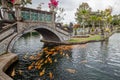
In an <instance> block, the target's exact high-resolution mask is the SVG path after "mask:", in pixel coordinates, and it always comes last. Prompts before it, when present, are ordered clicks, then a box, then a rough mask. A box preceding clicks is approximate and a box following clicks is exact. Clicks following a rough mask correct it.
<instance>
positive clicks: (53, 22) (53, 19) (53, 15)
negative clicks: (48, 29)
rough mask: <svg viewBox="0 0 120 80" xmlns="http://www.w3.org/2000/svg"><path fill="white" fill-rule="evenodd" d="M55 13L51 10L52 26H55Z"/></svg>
mask: <svg viewBox="0 0 120 80" xmlns="http://www.w3.org/2000/svg"><path fill="white" fill-rule="evenodd" d="M55 15H56V13H55V12H54V11H52V26H53V27H54V28H55Z"/></svg>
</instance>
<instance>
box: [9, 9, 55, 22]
mask: <svg viewBox="0 0 120 80" xmlns="http://www.w3.org/2000/svg"><path fill="white" fill-rule="evenodd" d="M20 11H21V12H20V14H21V19H22V20H23V21H32V22H46V23H52V21H53V13H52V12H47V11H41V10H37V9H32V8H27V7H20ZM14 14H15V13H14ZM8 17H9V19H10V20H13V19H14V18H13V16H12V14H8Z"/></svg>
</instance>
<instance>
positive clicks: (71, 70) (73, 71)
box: [66, 69, 76, 74]
mask: <svg viewBox="0 0 120 80" xmlns="http://www.w3.org/2000/svg"><path fill="white" fill-rule="evenodd" d="M66 70H67V71H68V72H69V73H72V74H74V73H75V72H76V70H75V69H66Z"/></svg>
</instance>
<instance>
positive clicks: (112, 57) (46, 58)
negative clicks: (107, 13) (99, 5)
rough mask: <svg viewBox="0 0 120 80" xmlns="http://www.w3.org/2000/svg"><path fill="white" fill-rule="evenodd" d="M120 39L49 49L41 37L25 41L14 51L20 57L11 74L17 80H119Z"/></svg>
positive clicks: (17, 43)
mask: <svg viewBox="0 0 120 80" xmlns="http://www.w3.org/2000/svg"><path fill="white" fill-rule="evenodd" d="M118 36H120V34H119V33H116V34H114V35H113V36H112V37H111V38H110V39H109V40H108V41H104V42H95V43H88V44H82V45H69V46H66V45H63V46H49V47H48V46H44V45H43V43H40V42H37V41H38V40H39V39H40V38H39V36H33V37H29V38H21V39H20V40H19V41H18V42H16V44H15V45H16V46H15V47H14V50H13V51H14V52H16V53H19V55H20V58H19V61H18V63H17V64H16V65H15V67H14V68H12V75H13V76H12V75H11V72H10V75H11V77H13V78H14V79H15V80H119V79H120V48H119V47H120V44H119V42H120V39H119V38H118ZM23 39H24V40H23ZM36 39H38V40H36ZM30 40H31V41H30ZM35 40H36V41H35ZM34 41H35V42H36V43H34ZM39 41H40V40H39ZM18 45H19V46H18ZM28 45H31V46H32V47H27V46H28ZM21 46H22V47H21ZM24 46H26V47H27V48H26V47H24ZM36 46H37V47H36ZM23 47H24V48H23ZM36 48H37V49H36ZM30 49H31V50H30ZM21 50H22V51H21ZM19 51H20V52H19ZM28 52H29V53H28ZM23 53H25V54H23ZM32 53H34V54H32Z"/></svg>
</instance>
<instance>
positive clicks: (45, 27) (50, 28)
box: [0, 8, 70, 54]
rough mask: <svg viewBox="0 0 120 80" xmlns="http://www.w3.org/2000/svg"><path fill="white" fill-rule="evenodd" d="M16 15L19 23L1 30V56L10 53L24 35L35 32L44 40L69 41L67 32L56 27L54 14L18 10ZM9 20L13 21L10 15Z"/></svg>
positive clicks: (26, 9) (27, 9) (28, 9)
mask: <svg viewBox="0 0 120 80" xmlns="http://www.w3.org/2000/svg"><path fill="white" fill-rule="evenodd" d="M18 9H19V10H17V12H16V13H15V14H16V15H17V16H16V18H17V21H15V22H14V23H12V24H8V25H6V26H3V27H2V30H0V54H3V53H5V52H10V51H11V49H12V47H13V46H14V43H15V42H16V41H17V40H18V39H19V38H20V37H21V36H22V35H23V34H26V33H28V32H31V31H33V30H36V31H37V32H39V33H40V34H41V35H42V36H43V39H44V40H49V41H57V42H62V41H65V40H68V39H69V37H70V35H69V33H68V32H67V31H65V30H63V29H61V28H59V27H56V26H55V14H54V13H53V12H46V11H40V10H35V9H30V8H18ZM8 18H9V20H13V17H12V16H11V14H8Z"/></svg>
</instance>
